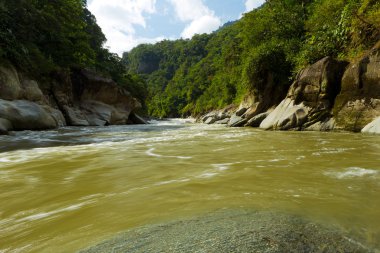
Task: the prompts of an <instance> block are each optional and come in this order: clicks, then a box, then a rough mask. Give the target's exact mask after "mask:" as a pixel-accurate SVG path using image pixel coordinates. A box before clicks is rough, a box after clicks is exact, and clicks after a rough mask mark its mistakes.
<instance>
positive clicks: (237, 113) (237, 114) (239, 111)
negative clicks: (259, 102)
mask: <svg viewBox="0 0 380 253" xmlns="http://www.w3.org/2000/svg"><path fill="white" fill-rule="evenodd" d="M247 110H248V108H244V107H243V108H240V109H239V110H237V111H236V112H235V114H236V116H242V115H243V114H244V113H245V112H246V111H247Z"/></svg>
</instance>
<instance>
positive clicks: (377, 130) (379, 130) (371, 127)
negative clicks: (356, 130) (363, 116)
mask: <svg viewBox="0 0 380 253" xmlns="http://www.w3.org/2000/svg"><path fill="white" fill-rule="evenodd" d="M362 133H371V134H380V117H378V118H377V119H375V120H374V121H372V122H371V123H369V124H368V125H366V126H365V127H364V128H363V129H362Z"/></svg>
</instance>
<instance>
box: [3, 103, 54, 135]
mask: <svg viewBox="0 0 380 253" xmlns="http://www.w3.org/2000/svg"><path fill="white" fill-rule="evenodd" d="M0 118H1V119H5V120H7V121H9V122H10V123H11V126H12V128H11V129H8V131H9V130H42V129H52V128H56V127H57V126H58V124H57V122H56V120H55V119H54V118H53V117H52V115H51V114H49V113H48V112H47V111H46V110H45V109H44V108H43V107H42V106H40V105H38V104H36V103H33V102H31V101H27V100H14V101H7V100H2V99H0Z"/></svg>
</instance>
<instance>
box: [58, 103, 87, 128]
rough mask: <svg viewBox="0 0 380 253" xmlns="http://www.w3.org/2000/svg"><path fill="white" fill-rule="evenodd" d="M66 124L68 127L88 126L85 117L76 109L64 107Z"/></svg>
mask: <svg viewBox="0 0 380 253" xmlns="http://www.w3.org/2000/svg"><path fill="white" fill-rule="evenodd" d="M63 108H64V111H65V114H66V120H67V123H68V124H69V125H70V126H89V125H90V124H89V123H88V121H87V118H86V116H85V115H84V114H83V113H82V112H81V111H80V110H79V109H78V108H72V107H69V106H64V107H63Z"/></svg>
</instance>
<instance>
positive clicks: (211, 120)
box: [204, 116, 216, 125]
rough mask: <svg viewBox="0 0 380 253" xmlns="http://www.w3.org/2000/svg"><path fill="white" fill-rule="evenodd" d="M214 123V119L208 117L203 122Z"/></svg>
mask: <svg viewBox="0 0 380 253" xmlns="http://www.w3.org/2000/svg"><path fill="white" fill-rule="evenodd" d="M215 121H216V118H215V117H212V116H210V117H208V118H206V120H205V121H204V123H205V124H209V125H210V124H214V123H215Z"/></svg>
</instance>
